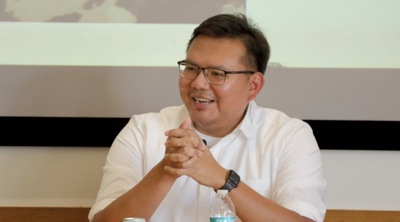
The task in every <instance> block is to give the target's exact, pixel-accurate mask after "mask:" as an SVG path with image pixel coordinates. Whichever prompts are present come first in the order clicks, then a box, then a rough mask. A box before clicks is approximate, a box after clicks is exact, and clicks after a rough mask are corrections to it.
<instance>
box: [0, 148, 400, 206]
mask: <svg viewBox="0 0 400 222" xmlns="http://www.w3.org/2000/svg"><path fill="white" fill-rule="evenodd" d="M107 153H108V148H79V147H75V148H71V147H63V148H61V147H0V175H1V183H0V205H1V206H57V207H60V206H61V207H78V206H83V207H91V206H92V205H93V203H94V201H95V198H96V194H97V191H98V188H99V185H100V180H101V175H102V169H101V168H102V166H103V165H104V161H105V158H106V155H107ZM322 158H323V163H324V171H325V177H326V180H327V181H328V190H327V193H326V198H325V203H326V205H327V207H328V209H358V210H400V201H399V200H400V189H399V187H400V177H399V176H398V175H399V174H398V169H400V152H395V151H336V150H323V151H322Z"/></svg>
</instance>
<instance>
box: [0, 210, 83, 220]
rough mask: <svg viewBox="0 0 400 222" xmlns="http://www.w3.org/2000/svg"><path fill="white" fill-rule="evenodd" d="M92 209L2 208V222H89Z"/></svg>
mask: <svg viewBox="0 0 400 222" xmlns="http://www.w3.org/2000/svg"><path fill="white" fill-rule="evenodd" d="M89 210H90V208H84V207H79V208H62V207H0V221H1V222H88V221H89V220H88V214H89Z"/></svg>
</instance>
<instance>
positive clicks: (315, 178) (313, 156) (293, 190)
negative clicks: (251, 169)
mask: <svg viewBox="0 0 400 222" xmlns="http://www.w3.org/2000/svg"><path fill="white" fill-rule="evenodd" d="M326 186H327V183H326V181H325V179H324V176H323V169H322V160H321V154H320V150H319V148H318V144H317V142H316V140H315V137H314V135H313V133H312V130H311V128H310V126H309V125H308V124H306V123H303V124H301V125H300V126H299V127H297V128H295V130H293V131H292V132H291V133H288V135H287V136H286V139H285V141H284V142H283V143H282V150H281V153H280V155H279V161H278V167H277V178H276V183H275V186H274V189H273V193H272V200H273V201H275V202H276V203H278V204H280V205H281V206H283V207H285V208H287V209H290V210H293V211H295V212H297V213H299V214H300V215H301V216H304V217H308V218H310V219H312V220H314V221H317V222H322V221H323V220H324V217H325V213H326V207H325V204H324V196H325V191H326Z"/></svg>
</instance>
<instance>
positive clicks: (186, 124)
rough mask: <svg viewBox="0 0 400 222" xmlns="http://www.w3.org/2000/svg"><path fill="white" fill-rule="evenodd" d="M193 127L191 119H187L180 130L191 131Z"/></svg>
mask: <svg viewBox="0 0 400 222" xmlns="http://www.w3.org/2000/svg"><path fill="white" fill-rule="evenodd" d="M191 126H192V120H191V119H190V117H186V118H185V119H184V120H183V122H182V124H181V125H180V126H179V129H190V127H191Z"/></svg>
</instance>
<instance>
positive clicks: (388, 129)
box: [0, 117, 400, 150]
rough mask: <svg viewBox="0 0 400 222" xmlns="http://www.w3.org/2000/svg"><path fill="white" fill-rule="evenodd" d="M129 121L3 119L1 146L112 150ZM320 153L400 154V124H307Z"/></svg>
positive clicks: (0, 135)
mask: <svg viewBox="0 0 400 222" xmlns="http://www.w3.org/2000/svg"><path fill="white" fill-rule="evenodd" d="M128 121H129V118H79V117H0V126H1V127H0V146H54V147H59V146H63V147H66V146H67V147H110V146H111V144H112V142H113V141H114V139H115V137H116V136H117V135H118V133H119V132H120V131H121V129H122V128H123V127H124V126H125V125H126V124H127V123H128ZM305 121H306V122H307V123H309V124H310V126H311V127H312V129H313V131H314V135H315V137H316V139H317V141H318V144H319V147H320V149H323V150H327V149H334V150H400V145H399V144H398V139H397V138H398V136H399V135H400V121H338V120H305Z"/></svg>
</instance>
